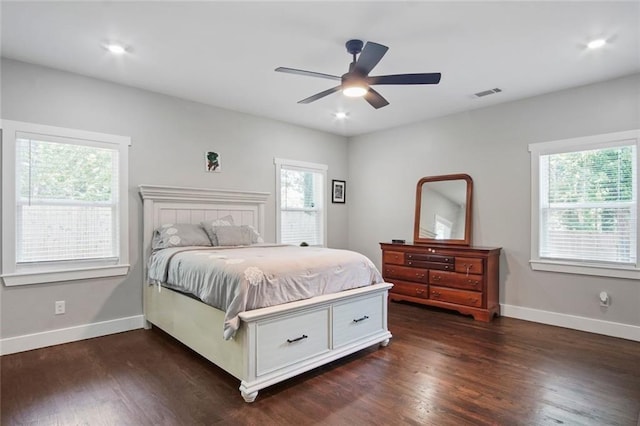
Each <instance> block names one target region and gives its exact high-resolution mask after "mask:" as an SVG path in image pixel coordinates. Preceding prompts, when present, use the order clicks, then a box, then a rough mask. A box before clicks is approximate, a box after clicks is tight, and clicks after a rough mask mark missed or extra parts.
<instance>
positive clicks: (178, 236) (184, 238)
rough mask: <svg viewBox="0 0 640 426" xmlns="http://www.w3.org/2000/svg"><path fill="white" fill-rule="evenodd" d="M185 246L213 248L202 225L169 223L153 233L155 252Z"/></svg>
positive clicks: (152, 243)
mask: <svg viewBox="0 0 640 426" xmlns="http://www.w3.org/2000/svg"><path fill="white" fill-rule="evenodd" d="M185 246H211V241H210V240H209V237H208V236H207V233H206V232H204V229H202V227H201V226H200V225H193V224H190V223H176V224H173V223H168V224H165V225H162V226H160V227H159V228H157V229H156V230H155V231H153V241H152V242H151V248H152V249H153V250H159V249H164V248H167V247H185Z"/></svg>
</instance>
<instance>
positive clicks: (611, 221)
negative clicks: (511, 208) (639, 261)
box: [540, 144, 637, 265]
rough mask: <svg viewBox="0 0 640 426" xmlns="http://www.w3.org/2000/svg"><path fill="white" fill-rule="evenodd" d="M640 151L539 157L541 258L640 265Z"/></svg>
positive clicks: (610, 149) (612, 150)
mask: <svg viewBox="0 0 640 426" xmlns="http://www.w3.org/2000/svg"><path fill="white" fill-rule="evenodd" d="M636 181H637V179H636V146H635V144H630V145H624V146H615V147H605V148H598V149H591V150H584V151H576V152H565V153H555V154H548V155H541V156H540V257H541V258H548V259H557V260H563V259H564V260H572V261H582V262H589V263H594V262H596V263H598V262H602V263H617V264H630V265H635V263H636V248H637V241H636V235H637V232H636V227H637V223H636V218H637V188H636Z"/></svg>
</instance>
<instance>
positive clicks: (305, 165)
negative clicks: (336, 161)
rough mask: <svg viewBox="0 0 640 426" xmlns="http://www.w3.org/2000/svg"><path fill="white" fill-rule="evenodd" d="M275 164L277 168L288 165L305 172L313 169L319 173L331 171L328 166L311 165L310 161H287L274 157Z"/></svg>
mask: <svg viewBox="0 0 640 426" xmlns="http://www.w3.org/2000/svg"><path fill="white" fill-rule="evenodd" d="M273 164H275V165H276V166H282V165H286V166H287V167H299V168H301V169H305V170H306V169H313V170H318V171H322V170H324V171H325V172H326V171H327V170H329V166H327V165H326V164H320V163H310V162H308V161H298V160H287V159H286V158H278V157H274V159H273Z"/></svg>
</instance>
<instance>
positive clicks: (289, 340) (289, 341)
mask: <svg viewBox="0 0 640 426" xmlns="http://www.w3.org/2000/svg"><path fill="white" fill-rule="evenodd" d="M307 337H309V336H307V335H306V334H303V335H302V336H300V337H296V338H295V339H287V342H288V343H293V342H297V341H299V340H302V339H306V338H307Z"/></svg>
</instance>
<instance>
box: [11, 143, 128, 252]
mask: <svg viewBox="0 0 640 426" xmlns="http://www.w3.org/2000/svg"><path fill="white" fill-rule="evenodd" d="M16 142H17V146H16V148H17V160H18V161H17V164H16V167H17V176H18V179H19V185H18V189H17V209H18V210H17V225H18V226H17V236H18V238H17V241H18V247H17V248H18V250H17V253H16V255H17V262H18V263H21V262H41V261H59V260H78V259H96V258H109V257H117V255H118V252H117V250H118V247H117V238H115V236H116V232H115V231H116V229H117V225H118V223H117V220H116V219H117V211H116V208H117V199H118V198H117V187H118V180H117V177H118V151H116V150H113V149H104V148H98V147H93V146H82V145H75V144H70V143H58V142H50V141H41V140H33V139H17V141H16Z"/></svg>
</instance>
